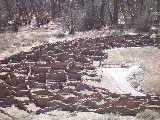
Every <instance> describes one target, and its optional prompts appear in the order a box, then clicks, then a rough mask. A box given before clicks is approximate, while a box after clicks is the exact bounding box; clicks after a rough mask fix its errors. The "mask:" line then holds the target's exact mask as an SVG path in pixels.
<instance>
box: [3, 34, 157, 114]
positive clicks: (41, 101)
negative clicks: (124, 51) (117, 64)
mask: <svg viewBox="0 0 160 120" xmlns="http://www.w3.org/2000/svg"><path fill="white" fill-rule="evenodd" d="M158 45H159V40H158V39H145V38H141V37H139V36H136V37H135V36H127V35H126V36H124V37H120V36H108V37H103V38H100V37H99V38H94V39H93V38H92V39H91V38H90V39H89V38H84V39H76V40H73V41H64V42H56V43H54V44H46V45H42V46H37V47H34V48H32V50H31V51H28V52H20V53H18V54H15V55H13V56H10V57H8V58H5V59H4V60H1V61H0V91H1V92H0V107H11V106H15V107H18V108H21V109H24V110H25V111H28V112H30V113H36V114H41V113H48V112H51V111H60V110H64V111H71V112H73V111H83V112H89V111H90V112H97V113H106V112H109V113H110V112H113V113H116V112H120V113H123V114H126V115H135V114H136V113H137V112H139V111H141V110H144V109H146V108H150V109H156V110H160V97H159V96H150V95H147V96H139V97H138V96H137V97H136V96H130V95H128V94H125V95H120V94H116V93H111V92H109V91H108V90H106V89H103V88H97V87H93V86H89V85H87V84H85V83H84V81H83V79H82V77H83V76H90V77H93V78H94V77H96V76H97V74H96V67H95V66H94V65H93V62H94V61H98V62H99V63H101V61H103V60H104V59H107V57H108V54H107V53H104V52H103V50H106V49H111V48H115V47H143V46H158ZM106 84H107V83H106Z"/></svg>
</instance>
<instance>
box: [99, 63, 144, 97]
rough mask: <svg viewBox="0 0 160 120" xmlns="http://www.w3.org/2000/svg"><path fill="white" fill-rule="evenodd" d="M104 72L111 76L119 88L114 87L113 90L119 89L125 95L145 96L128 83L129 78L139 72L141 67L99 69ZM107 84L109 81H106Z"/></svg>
mask: <svg viewBox="0 0 160 120" xmlns="http://www.w3.org/2000/svg"><path fill="white" fill-rule="evenodd" d="M98 70H102V71H103V74H107V73H108V74H110V75H111V76H112V77H113V80H114V81H115V82H116V84H117V86H113V89H117V88H116V87H118V88H119V89H120V90H121V91H123V92H124V93H125V94H131V95H132V96H145V94H143V93H140V92H138V91H137V90H135V89H134V88H133V87H132V86H131V85H130V83H129V82H128V81H127V77H128V76H129V75H130V74H132V73H133V72H135V71H139V70H140V68H139V66H132V67H130V68H98ZM106 84H107V81H106Z"/></svg>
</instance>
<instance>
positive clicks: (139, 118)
mask: <svg viewBox="0 0 160 120" xmlns="http://www.w3.org/2000/svg"><path fill="white" fill-rule="evenodd" d="M136 120H160V113H158V112H156V111H154V110H148V109H146V110H145V111H143V112H141V113H138V114H137V115H136Z"/></svg>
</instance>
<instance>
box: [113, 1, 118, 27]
mask: <svg viewBox="0 0 160 120" xmlns="http://www.w3.org/2000/svg"><path fill="white" fill-rule="evenodd" d="M118 5H119V0H114V10H113V21H112V24H113V25H117V24H118V10H119V7H118Z"/></svg>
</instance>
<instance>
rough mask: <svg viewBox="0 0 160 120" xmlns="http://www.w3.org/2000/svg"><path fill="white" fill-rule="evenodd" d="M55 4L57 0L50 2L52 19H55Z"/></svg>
mask: <svg viewBox="0 0 160 120" xmlns="http://www.w3.org/2000/svg"><path fill="white" fill-rule="evenodd" d="M56 3H57V0H51V15H52V18H53V19H54V18H55V17H56Z"/></svg>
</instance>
